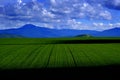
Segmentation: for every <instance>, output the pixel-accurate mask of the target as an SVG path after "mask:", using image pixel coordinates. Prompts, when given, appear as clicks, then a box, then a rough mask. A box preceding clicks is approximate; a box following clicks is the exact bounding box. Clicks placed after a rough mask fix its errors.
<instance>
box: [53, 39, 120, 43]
mask: <svg viewBox="0 0 120 80" xmlns="http://www.w3.org/2000/svg"><path fill="white" fill-rule="evenodd" d="M54 43H55V44H86V43H87V44H97V43H104V44H108V43H120V40H118V39H114V40H108V39H104V40H99V39H97V40H60V41H59V40H58V41H54Z"/></svg>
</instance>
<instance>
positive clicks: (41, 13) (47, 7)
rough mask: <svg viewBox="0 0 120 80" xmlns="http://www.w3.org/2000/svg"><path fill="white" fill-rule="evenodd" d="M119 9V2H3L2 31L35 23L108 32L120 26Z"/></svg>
mask: <svg viewBox="0 0 120 80" xmlns="http://www.w3.org/2000/svg"><path fill="white" fill-rule="evenodd" d="M112 1H113V2H112ZM108 3H109V5H108ZM119 7H120V1H119V0H111V1H109V0H107V1H106V0H101V1H96V0H14V1H13V0H7V1H5V0H0V24H1V25H0V29H9V28H19V27H21V26H23V25H25V24H34V25H37V26H41V27H48V28H55V29H81V30H83V29H87V30H105V29H109V28H114V27H119V26H120V19H119V17H120V16H119V15H115V13H118V14H119V13H120V11H119ZM113 10H117V11H116V12H115V11H113Z"/></svg>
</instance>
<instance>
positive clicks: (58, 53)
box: [0, 38, 120, 69]
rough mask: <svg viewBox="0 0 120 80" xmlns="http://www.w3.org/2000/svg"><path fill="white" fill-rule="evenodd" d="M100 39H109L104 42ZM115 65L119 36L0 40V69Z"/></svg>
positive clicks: (119, 55) (119, 61)
mask: <svg viewBox="0 0 120 80" xmlns="http://www.w3.org/2000/svg"><path fill="white" fill-rule="evenodd" d="M102 40H107V41H106V42H109V41H110V40H112V41H111V42H109V43H105V42H102ZM76 41H77V42H76ZM94 41H97V43H95V42H94ZM99 41H101V42H99ZM114 41H115V42H114ZM82 42H83V43H82ZM116 42H117V43H116ZM119 64H120V43H119V38H115V39H112V38H100V39H97V38H96V39H81V38H72V39H68V38H62V39H0V69H33V68H36V69H40V68H69V67H90V66H108V65H119Z"/></svg>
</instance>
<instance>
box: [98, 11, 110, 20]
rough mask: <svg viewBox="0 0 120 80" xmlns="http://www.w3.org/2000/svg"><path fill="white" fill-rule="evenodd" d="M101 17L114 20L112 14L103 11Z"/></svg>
mask: <svg viewBox="0 0 120 80" xmlns="http://www.w3.org/2000/svg"><path fill="white" fill-rule="evenodd" d="M99 15H100V16H101V17H103V18H104V19H108V20H111V19H112V15H111V13H110V12H108V11H103V12H101V13H100V14H99Z"/></svg>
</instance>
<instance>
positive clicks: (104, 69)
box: [0, 65, 120, 80]
mask: <svg viewBox="0 0 120 80" xmlns="http://www.w3.org/2000/svg"><path fill="white" fill-rule="evenodd" d="M119 74H120V65H110V66H99V67H73V68H44V69H12V70H0V78H2V79H3V80H5V79H11V80H13V79H14V80H18V79H20V80H24V79H26V80H28V79H30V80H41V79H42V80H48V79H49V80H65V79H66V80H69V79H72V80H80V79H82V80H88V79H89V80H104V79H106V80H108V79H109V80H115V78H118V79H119V78H120V77H119ZM2 79H0V80H2Z"/></svg>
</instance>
